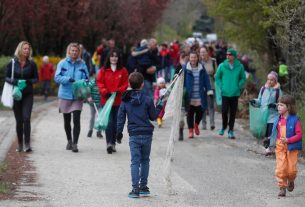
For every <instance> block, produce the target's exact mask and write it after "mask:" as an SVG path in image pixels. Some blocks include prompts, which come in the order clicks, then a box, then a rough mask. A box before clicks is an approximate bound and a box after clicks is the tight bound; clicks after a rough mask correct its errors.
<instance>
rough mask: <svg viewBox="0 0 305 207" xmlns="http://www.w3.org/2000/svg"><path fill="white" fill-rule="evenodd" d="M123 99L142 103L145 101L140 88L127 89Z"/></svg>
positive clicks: (136, 103)
mask: <svg viewBox="0 0 305 207" xmlns="http://www.w3.org/2000/svg"><path fill="white" fill-rule="evenodd" d="M122 101H124V102H130V103H131V104H132V105H140V104H141V103H142V102H143V94H142V92H141V91H140V90H127V91H126V92H125V93H124V94H123V96H122Z"/></svg>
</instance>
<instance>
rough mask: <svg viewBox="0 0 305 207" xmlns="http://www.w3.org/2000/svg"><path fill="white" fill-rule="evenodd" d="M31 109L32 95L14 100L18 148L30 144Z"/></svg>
mask: <svg viewBox="0 0 305 207" xmlns="http://www.w3.org/2000/svg"><path fill="white" fill-rule="evenodd" d="M32 108H33V94H28V95H23V97H22V99H21V100H20V101H15V100H14V106H13V110H14V115H15V119H16V131H17V137H18V144H19V146H23V136H24V143H25V144H26V145H29V144H30V141H31V140H30V139H31V114H32Z"/></svg>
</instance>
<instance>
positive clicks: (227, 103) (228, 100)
mask: <svg viewBox="0 0 305 207" xmlns="http://www.w3.org/2000/svg"><path fill="white" fill-rule="evenodd" d="M237 108H238V96H233V97H226V96H223V97H222V129H224V130H225V129H226V128H227V125H228V113H229V111H230V119H229V130H233V129H234V123H235V116H236V112H237Z"/></svg>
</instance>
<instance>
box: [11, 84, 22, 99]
mask: <svg viewBox="0 0 305 207" xmlns="http://www.w3.org/2000/svg"><path fill="white" fill-rule="evenodd" d="M13 98H14V100H16V101H20V100H21V99H22V93H21V90H20V89H19V87H14V90H13Z"/></svg>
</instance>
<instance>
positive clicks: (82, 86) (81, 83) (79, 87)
mask: <svg viewBox="0 0 305 207" xmlns="http://www.w3.org/2000/svg"><path fill="white" fill-rule="evenodd" d="M72 91H73V95H74V96H75V97H76V98H77V99H79V100H85V99H87V98H89V97H90V87H89V85H88V83H87V82H86V81H85V80H77V81H75V82H74V83H73V84H72Z"/></svg>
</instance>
